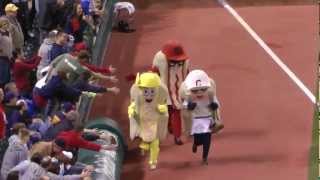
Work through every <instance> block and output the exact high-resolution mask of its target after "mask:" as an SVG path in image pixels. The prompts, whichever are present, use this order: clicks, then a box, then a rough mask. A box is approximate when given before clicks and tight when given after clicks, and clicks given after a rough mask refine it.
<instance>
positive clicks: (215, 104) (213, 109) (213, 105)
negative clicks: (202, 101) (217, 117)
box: [208, 102, 219, 111]
mask: <svg viewBox="0 0 320 180" xmlns="http://www.w3.org/2000/svg"><path fill="white" fill-rule="evenodd" d="M208 107H209V108H210V109H211V110H212V111H215V110H217V109H218V107H219V105H218V104H217V103H216V102H212V103H210V104H209V105H208Z"/></svg>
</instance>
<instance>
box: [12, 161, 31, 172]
mask: <svg viewBox="0 0 320 180" xmlns="http://www.w3.org/2000/svg"><path fill="white" fill-rule="evenodd" d="M30 163H31V162H30V161H29V160H25V161H22V162H20V163H19V164H18V165H16V166H15V167H13V168H12V169H10V172H12V171H18V172H19V173H20V174H23V173H24V172H25V171H26V170H27V168H28V166H29V165H30Z"/></svg>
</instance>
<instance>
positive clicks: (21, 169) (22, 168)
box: [9, 153, 43, 179]
mask: <svg viewBox="0 0 320 180" xmlns="http://www.w3.org/2000/svg"><path fill="white" fill-rule="evenodd" d="M42 159H43V156H42V155H41V154H39V153H35V154H34V155H32V156H31V158H30V160H29V159H27V160H24V161H22V162H20V163H19V164H18V165H16V166H15V167H13V168H12V169H10V172H9V174H11V173H12V172H17V173H18V175H19V178H20V179H22V176H23V174H24V173H25V172H26V170H27V168H28V166H30V165H31V166H32V163H36V164H40V163H41V161H42Z"/></svg>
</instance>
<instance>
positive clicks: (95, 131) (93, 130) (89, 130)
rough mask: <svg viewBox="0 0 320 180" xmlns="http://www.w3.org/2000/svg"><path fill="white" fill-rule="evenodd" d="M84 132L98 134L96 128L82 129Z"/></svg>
mask: <svg viewBox="0 0 320 180" xmlns="http://www.w3.org/2000/svg"><path fill="white" fill-rule="evenodd" d="M84 132H87V133H90V134H94V135H99V131H98V129H84Z"/></svg>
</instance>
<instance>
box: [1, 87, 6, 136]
mask: <svg viewBox="0 0 320 180" xmlns="http://www.w3.org/2000/svg"><path fill="white" fill-rule="evenodd" d="M3 98H4V93H3V90H2V89H1V88H0V141H1V140H3V139H4V138H5V135H6V124H7V119H6V114H5V112H4V109H3V106H2V101H3Z"/></svg>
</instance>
